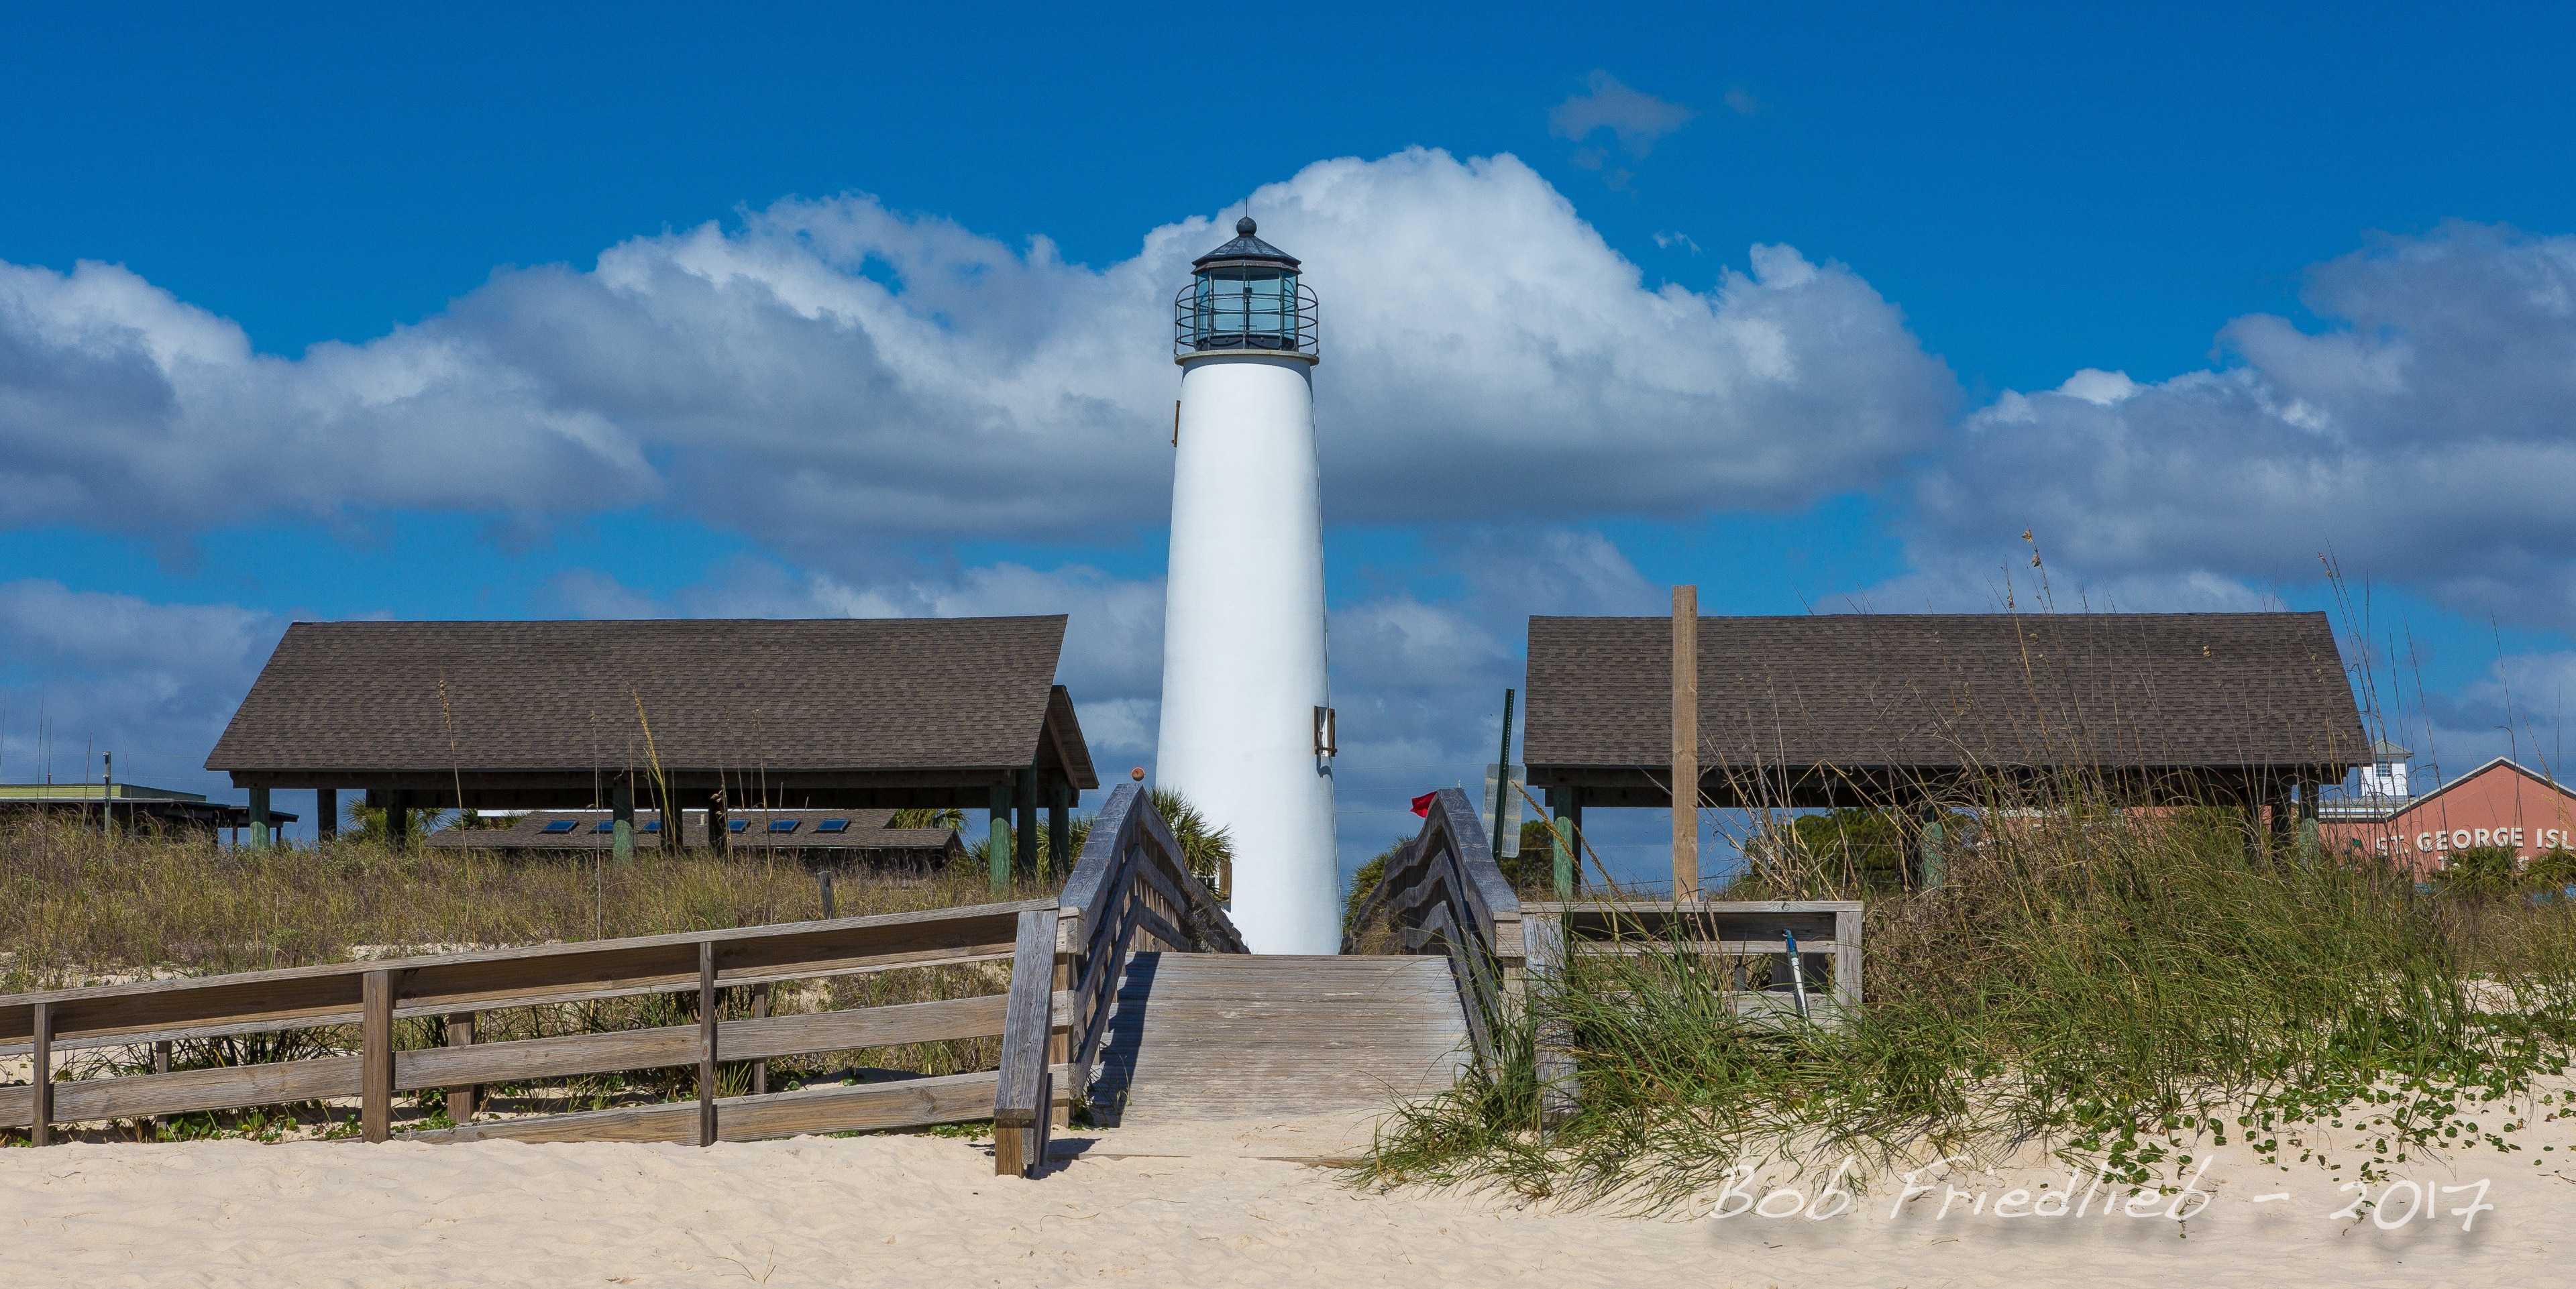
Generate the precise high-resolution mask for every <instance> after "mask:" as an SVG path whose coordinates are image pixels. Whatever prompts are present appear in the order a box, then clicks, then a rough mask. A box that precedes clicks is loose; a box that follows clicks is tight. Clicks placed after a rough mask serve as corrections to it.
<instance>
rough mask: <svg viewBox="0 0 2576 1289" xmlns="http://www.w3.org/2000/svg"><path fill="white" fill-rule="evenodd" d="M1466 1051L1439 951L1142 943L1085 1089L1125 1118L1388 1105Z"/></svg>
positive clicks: (1436, 1080)
mask: <svg viewBox="0 0 2576 1289" xmlns="http://www.w3.org/2000/svg"><path fill="white" fill-rule="evenodd" d="M1468 1059H1470V1052H1469V1047H1468V1034H1467V1021H1466V1017H1465V1015H1464V1014H1463V1013H1462V1011H1461V1010H1460V1006H1459V1000H1458V986H1457V983H1456V981H1455V980H1453V979H1452V978H1451V976H1450V974H1449V962H1448V960H1447V959H1446V958H1439V957H1330V958H1326V957H1290V956H1285V955H1261V956H1253V955H1246V954H1218V953H1140V954H1137V955H1136V956H1135V957H1134V958H1133V959H1132V960H1131V961H1130V962H1129V964H1128V968H1127V975H1126V978H1125V980H1123V981H1122V982H1121V983H1120V987H1119V991H1118V1002H1117V1011H1116V1012H1115V1014H1113V1015H1112V1016H1111V1017H1110V1021H1109V1030H1108V1036H1107V1039H1106V1041H1104V1042H1103V1043H1102V1044H1101V1052H1100V1066H1101V1072H1100V1077H1099V1079H1098V1080H1097V1081H1096V1082H1095V1083H1094V1084H1093V1092H1092V1095H1093V1098H1094V1100H1095V1102H1100V1103H1106V1104H1108V1105H1112V1106H1116V1107H1118V1110H1117V1113H1118V1116H1119V1117H1118V1122H1119V1123H1120V1124H1121V1125H1122V1126H1123V1125H1131V1124H1132V1125H1139V1126H1152V1125H1158V1124H1169V1123H1185V1122H1193V1121H1212V1120H1230V1119H1232V1120H1239V1119H1252V1118H1264V1117H1272V1116H1304V1115H1318V1114H1331V1113H1335V1112H1339V1111H1348V1110H1370V1109H1384V1108H1385V1107H1386V1106H1387V1105H1388V1104H1389V1103H1390V1102H1392V1101H1395V1100H1398V1099H1401V1098H1403V1097H1407V1096H1415V1095H1419V1094H1422V1093H1426V1092H1433V1091H1437V1090H1439V1089H1442V1088H1446V1087H1448V1086H1449V1085H1450V1084H1451V1083H1452V1082H1454V1081H1455V1080H1456V1078H1457V1074H1458V1070H1459V1067H1460V1066H1461V1065H1462V1064H1464V1063H1465V1062H1466V1061H1467V1060H1468Z"/></svg>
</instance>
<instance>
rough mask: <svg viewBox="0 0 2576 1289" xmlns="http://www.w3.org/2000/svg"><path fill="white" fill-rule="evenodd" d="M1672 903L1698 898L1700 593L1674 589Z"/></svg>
mask: <svg viewBox="0 0 2576 1289" xmlns="http://www.w3.org/2000/svg"><path fill="white" fill-rule="evenodd" d="M1673 898H1674V899H1675V900H1696V899H1698V898H1699V588H1698V587H1696V586H1676V587H1674V588H1673Z"/></svg>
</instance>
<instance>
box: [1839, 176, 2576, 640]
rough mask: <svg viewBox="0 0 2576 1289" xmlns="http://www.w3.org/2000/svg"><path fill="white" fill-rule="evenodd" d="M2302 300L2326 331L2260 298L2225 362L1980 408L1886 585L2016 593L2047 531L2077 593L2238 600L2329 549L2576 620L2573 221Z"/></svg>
mask: <svg viewBox="0 0 2576 1289" xmlns="http://www.w3.org/2000/svg"><path fill="white" fill-rule="evenodd" d="M2304 299H2305V302H2306V304H2307V305H2308V307H2309V308H2310V309H2311V310H2312V311H2313V312H2314V313H2315V314H2316V316H2317V317H2318V318H2320V319H2323V320H2324V325H2323V326H2322V327H2321V328H2319V329H2316V330H2302V329H2301V328H2300V327H2298V326H2296V325H2294V324H2293V323H2292V322H2290V321H2289V320H2288V319H2284V318H2279V317H2272V316H2261V315H2258V316H2252V317H2246V318H2240V319H2237V320H2236V321H2234V322H2232V323H2230V324H2228V326H2227V327H2226V328H2225V329H2224V330H2223V331H2221V333H2220V336H2219V339H2220V344H2221V346H2222V348H2223V350H2224V352H2225V354H2226V355H2227V361H2226V362H2224V363H2223V364H2222V365H2220V366H2217V367H2214V368H2212V369H2209V370H2203V371H2194V372H2189V373H2185V374H2183V375H2180V376H2177V377H2174V378H2172V379H2170V380H2164V381H2159V382H2156V383H2153V384H2145V385H2141V384H2138V383H2136V382H2133V381H2131V380H2130V379H2129V378H2128V377H2127V376H2126V375H2125V374H2122V373H2118V372H2107V371H2096V370H2089V369H2088V370H2086V371H2082V372H2078V373H2076V374H2075V375H2074V376H2073V377H2070V378H2069V379H2068V380H2067V381H2066V383H2065V384H2064V385H2062V386H2060V387H2059V388H2058V389H2056V390H2050V391H2045V392H2040V393H2010V394H2007V395H2005V396H2004V397H2002V398H2000V399H1998V400H1997V401H1996V402H1995V403H1994V404H1993V405H1991V406H1989V407H1987V408H1985V409H1983V410H1981V411H1979V412H1977V413H1975V414H1973V415H1971V416H1970V417H1969V418H1968V419H1967V421H1966V422H1965V424H1964V426H1963V427H1962V428H1961V430H1960V431H1959V433H1958V434H1957V436H1956V438H1955V439H1954V440H1953V441H1951V442H1949V443H1947V444H1945V446H1944V447H1943V448H1942V449H1940V450H1939V451H1938V452H1937V453H1936V454H1934V456H1933V457H1932V459H1931V461H1930V463H1929V464H1928V465H1927V466H1926V467H1925V468H1924V470H1923V472H1922V473H1921V475H1920V477H1919V478H1918V479H1917V480H1916V482H1915V485H1914V487H1913V490H1912V499H1911V500H1912V509H1913V519H1912V524H1913V531H1912V540H1911V542H1910V545H1909V551H1910V554H1911V556H1912V558H1913V560H1914V562H1915V563H1916V565H1917V567H1918V569H1919V570H1921V572H1920V574H1919V575H1918V576H1917V577H1916V578H1912V579H1908V580H1907V581H1906V582H1904V583H1901V584H1899V585H1898V586H1896V587H1891V588H1882V591H1881V593H1880V598H1881V599H1882V600H1885V599H1886V598H1887V597H1888V596H1889V595H1891V594H1892V595H1894V596H1896V597H1897V598H1898V599H1900V600H1903V599H1907V598H1909V597H1915V596H1921V597H1923V598H1927V599H1931V600H1935V601H1938V600H1942V599H1943V598H1944V596H1945V595H1946V596H1948V597H1949V598H1951V599H1954V600H1955V599H1960V598H1968V599H1974V598H1978V597H1980V596H1983V597H1985V598H1995V597H1994V595H1993V591H1992V585H1993V584H1994V582H1995V579H1993V578H1989V577H1987V576H1985V575H1984V574H1982V573H1981V572H1979V570H1982V569H1986V568H1999V567H2004V566H2009V564H2010V562H2011V561H2014V560H2015V558H2016V556H2017V555H2018V553H2019V550H2020V546H2019V543H2018V541H2017V540H2016V538H2017V536H2018V535H2019V534H2020V533H2021V532H2022V531H2023V530H2024V529H2026V528H2027V529H2034V530H2036V533H2037V536H2038V539H2039V542H2040V545H2041V548H2042V550H2043V551H2044V552H2045V553H2046V555H2047V558H2048V563H2049V570H2050V572H2051V573H2052V580H2053V582H2054V583H2055V585H2057V586H2058V587H2059V588H2060V590H2061V591H2069V590H2073V591H2078V592H2081V593H2084V594H2089V595H2092V596H2095V597H2097V598H2105V597H2107V598H2113V599H2117V600H2118V601H2120V602H2121V603H2122V605H2123V607H2130V608H2140V609H2154V608H2195V607H2210V608H2216V607H2234V605H2235V602H2242V601H2244V600H2247V599H2250V598H2255V597H2256V595H2257V592H2256V590H2255V588H2263V587H2269V586H2275V585H2291V584H2301V583H2309V582H2314V581H2316V580H2318V578H2319V577H2320V576H2321V574H2322V572H2323V566H2322V565H2320V563H2319V562H2318V556H2319V555H2321V554H2324V553H2327V552H2331V553H2332V554H2333V555H2334V557H2335V558H2336V560H2337V561H2338V563H2339V564H2340V566H2341V568H2342V569H2343V570H2344V572H2345V573H2346V574H2347V575H2348V576H2350V577H2352V578H2355V579H2369V580H2375V581H2382V582H2392V583H2396V584H2399V585H2403V586H2407V587H2409V588H2413V589H2416V590H2419V591H2420V592H2422V593H2423V594H2425V595H2426V596H2427V597H2429V598H2431V599H2432V600H2433V601H2435V602H2436V603H2438V604H2440V605H2442V606H2444V607H2446V608H2450V609H2453V610H2455V611H2462V612H2466V613H2470V614H2473V615H2475V616H2478V617H2486V616H2488V615H2490V614H2492V615H2494V616H2496V617H2498V618H2500V619H2502V620H2504V621H2507V622H2513V623H2520V624H2524V625H2531V626H2541V627H2552V628H2557V629H2561V630H2565V629H2571V628H2576V237H2563V236H2562V237H2536V236H2529V235H2525V234H2523V233H2520V232H2517V231H2515V230H2513V229H2510V228H2503V227H2495V226H2488V225H2478V224H2466V223H2452V224H2447V225H2445V226H2443V227H2442V228H2440V229H2438V230H2436V231H2435V232H2433V233H2430V234H2428V235H2425V236H2420V237H2391V238H2385V239H2383V240H2381V241H2379V242H2378V243H2377V244H2375V245H2373V246H2371V247H2369V248H2367V249H2365V250H2362V251H2359V252H2356V253H2354V254H2351V255H2347V256H2344V257H2342V258H2340V259H2336V260H2333V261H2330V262H2327V263H2324V264H2320V265H2318V266H2316V267H2315V268H2314V269H2313V270H2312V271H2311V273H2310V275H2309V282H2308V286H2307V289H2306V292H2305V296H2304ZM2020 574H2021V576H2022V578H2023V580H2024V581H2025V582H2027V581H2028V580H2029V579H2030V578H2032V577H2033V576H2035V572H2034V571H2033V570H2030V569H2027V568H2023V569H2021V570H2020ZM1944 585H1947V586H1949V587H1950V588H1951V589H1950V590H1949V591H1946V592H1945V591H1944V590H1942V587H1943V586H1944ZM1884 607H1920V606H1918V605H1914V604H1910V603H1902V604H1886V605H1884Z"/></svg>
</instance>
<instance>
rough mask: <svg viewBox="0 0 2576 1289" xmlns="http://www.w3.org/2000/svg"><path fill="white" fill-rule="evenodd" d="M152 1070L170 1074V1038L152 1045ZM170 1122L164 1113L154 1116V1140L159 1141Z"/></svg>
mask: <svg viewBox="0 0 2576 1289" xmlns="http://www.w3.org/2000/svg"><path fill="white" fill-rule="evenodd" d="M152 1072H153V1073H154V1074H168V1073H169V1072H170V1040H168V1039H166V1038H165V1039H162V1040H161V1041H160V1042H158V1043H154V1044H153V1045H152ZM169 1122H170V1121H169V1119H168V1118H166V1117H164V1116H162V1115H157V1114H156V1115H154V1116H152V1139H153V1140H155V1141H158V1140H160V1139H161V1130H162V1129H163V1128H164V1127H167V1126H168V1125H169Z"/></svg>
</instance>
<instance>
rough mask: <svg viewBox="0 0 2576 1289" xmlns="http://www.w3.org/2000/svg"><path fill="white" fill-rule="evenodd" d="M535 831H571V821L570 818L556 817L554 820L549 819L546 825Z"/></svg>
mask: <svg viewBox="0 0 2576 1289" xmlns="http://www.w3.org/2000/svg"><path fill="white" fill-rule="evenodd" d="M537 831H538V832H571V831H572V821H571V820H569V819H556V820H551V821H549V822H548V823H547V824H546V826H545V827H543V828H540V829H538V830H537Z"/></svg>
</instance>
